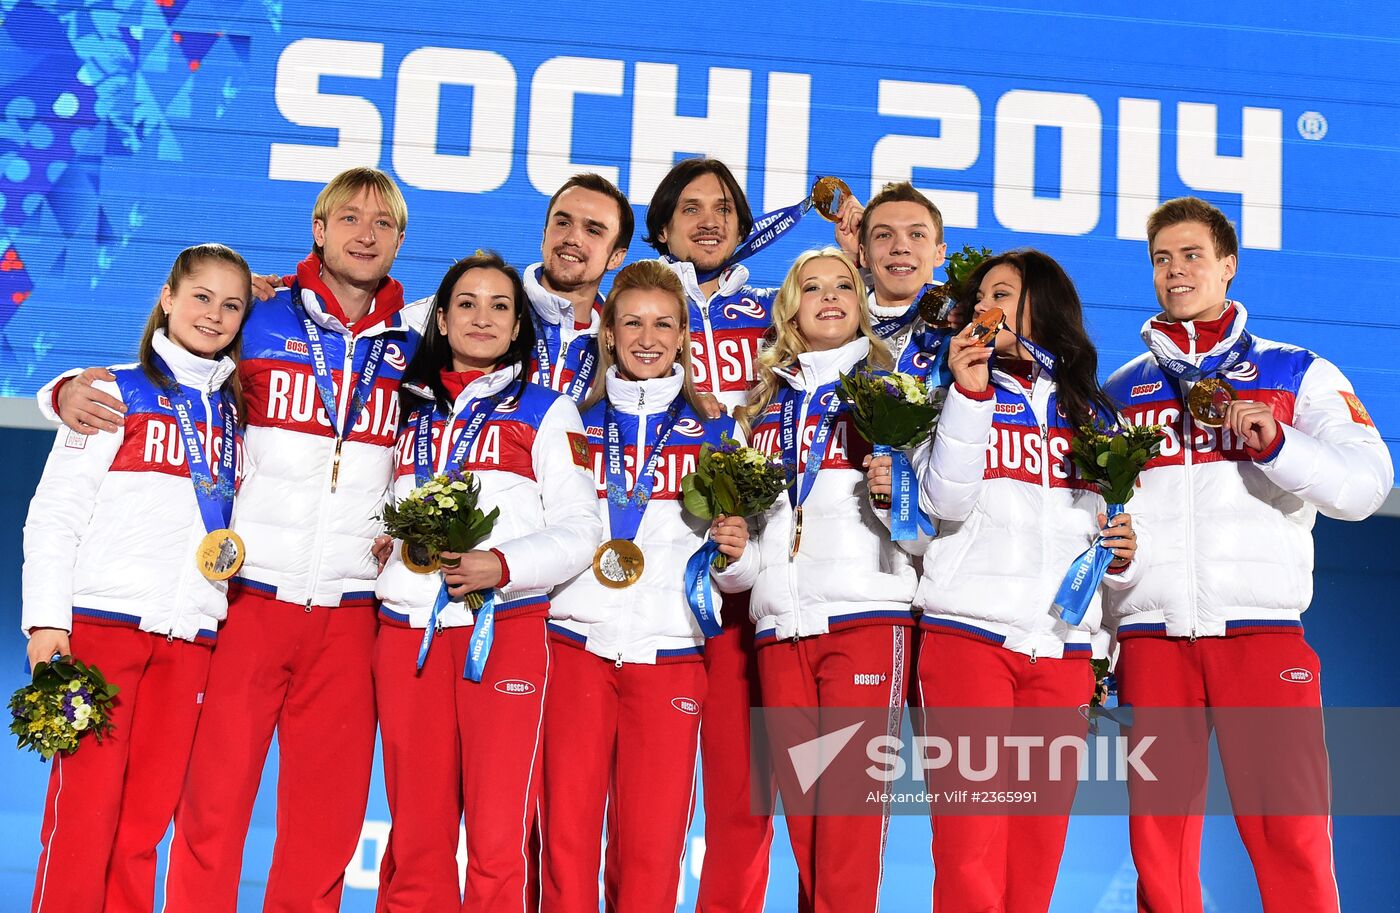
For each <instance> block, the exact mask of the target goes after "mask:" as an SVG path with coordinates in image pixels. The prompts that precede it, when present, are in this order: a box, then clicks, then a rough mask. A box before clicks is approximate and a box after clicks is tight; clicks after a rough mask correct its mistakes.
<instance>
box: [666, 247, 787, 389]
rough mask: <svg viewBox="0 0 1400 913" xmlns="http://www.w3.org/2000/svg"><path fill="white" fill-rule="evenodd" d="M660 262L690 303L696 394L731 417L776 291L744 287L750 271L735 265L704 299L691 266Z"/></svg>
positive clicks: (748, 382) (748, 379)
mask: <svg viewBox="0 0 1400 913" xmlns="http://www.w3.org/2000/svg"><path fill="white" fill-rule="evenodd" d="M661 262H662V263H664V264H666V265H667V266H668V267H670V268H671V270H672V272H674V273H675V274H676V276H677V277H678V278H679V279H680V280H681V286H682V287H683V288H684V289H685V295H686V298H687V299H688V300H689V301H690V370H691V374H692V377H691V380H692V381H693V382H694V384H695V389H697V390H699V391H700V392H701V393H709V394H711V395H712V396H714V397H715V398H716V399H718V400H719V401H720V402H721V403H723V404H724V405H725V406H726V407H727V408H728V409H729V410H730V411H733V410H734V409H735V408H736V407H738V406H742V405H744V403H746V402H748V398H749V387H750V386H752V385H753V382H754V372H755V370H756V369H757V364H758V353H759V350H760V349H761V348H763V339H764V336H765V335H766V334H767V333H768V329H769V327H770V326H771V325H772V322H773V321H772V318H771V316H770V315H771V313H772V310H773V296H774V295H776V294H777V293H778V290H777V289H775V288H755V287H754V286H751V285H748V281H749V270H748V268H747V267H746V266H744V265H743V264H742V263H736V264H734V265H733V266H731V267H730V268H729V269H727V270H725V271H724V274H723V275H722V276H720V278H719V288H718V289H717V290H716V291H715V293H714V294H713V295H709V296H707V295H706V294H705V293H704V292H703V291H701V290H700V283H699V281H698V280H697V277H696V274H695V264H693V263H690V262H689V261H686V260H677V259H675V258H673V257H662V258H661Z"/></svg>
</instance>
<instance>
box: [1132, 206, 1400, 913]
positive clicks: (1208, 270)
mask: <svg viewBox="0 0 1400 913" xmlns="http://www.w3.org/2000/svg"><path fill="white" fill-rule="evenodd" d="M1147 241H1148V249H1149V251H1150V252H1151V258H1152V270H1153V284H1154V286H1155V288H1156V292H1157V303H1158V305H1159V306H1160V307H1161V312H1160V313H1158V314H1157V315H1156V316H1154V317H1152V318H1151V319H1149V320H1148V321H1147V322H1146V323H1145V324H1144V325H1143V328H1142V338H1143V341H1144V342H1145V343H1146V344H1147V348H1148V351H1147V352H1146V353H1145V354H1143V355H1139V356H1138V357H1137V358H1136V359H1134V360H1133V361H1131V362H1129V363H1128V364H1127V365H1125V366H1124V367H1122V368H1120V369H1119V370H1118V371H1117V372H1115V373H1114V375H1113V376H1112V377H1111V378H1109V381H1108V383H1107V384H1106V385H1105V386H1104V390H1105V392H1106V393H1108V395H1109V396H1110V397H1111V398H1112V399H1113V400H1114V402H1115V403H1117V404H1118V405H1119V407H1120V409H1121V410H1122V413H1123V415H1124V416H1125V417H1126V418H1127V419H1128V420H1129V421H1131V422H1133V423H1135V424H1160V425H1162V426H1164V429H1165V432H1166V438H1165V441H1164V443H1163V445H1162V450H1161V455H1160V456H1158V457H1156V458H1154V459H1153V460H1152V461H1151V462H1150V463H1148V464H1147V468H1146V469H1145V470H1144V471H1143V473H1142V475H1141V476H1140V478H1139V480H1138V488H1137V490H1136V493H1135V494H1134V496H1133V503H1132V507H1133V518H1134V523H1135V525H1139V526H1141V527H1142V528H1144V529H1147V530H1150V532H1151V535H1152V537H1153V539H1152V541H1153V545H1154V548H1153V551H1152V555H1151V558H1150V559H1149V562H1148V564H1147V565H1145V566H1144V567H1143V569H1142V574H1141V575H1140V577H1139V580H1138V582H1137V583H1136V584H1135V585H1134V586H1133V587H1131V588H1130V589H1126V590H1109V591H1106V592H1105V596H1104V622H1105V625H1106V626H1110V625H1111V626H1113V627H1114V628H1115V629H1116V633H1117V637H1118V642H1119V644H1120V648H1119V654H1118V663H1117V677H1118V693H1119V697H1120V699H1121V700H1122V702H1123V703H1124V704H1125V705H1128V704H1131V705H1132V706H1133V708H1134V712H1135V717H1134V725H1133V727H1132V731H1131V735H1130V740H1131V741H1132V743H1133V745H1132V746H1130V747H1132V748H1133V751H1134V752H1136V750H1137V746H1139V745H1141V744H1142V743H1143V741H1144V740H1145V739H1148V738H1152V739H1154V740H1156V741H1157V742H1158V745H1157V746H1153V748H1152V751H1156V752H1157V757H1159V758H1166V759H1167V760H1166V761H1165V762H1163V763H1161V764H1152V765H1151V766H1152V768H1153V770H1154V772H1156V773H1158V775H1159V777H1160V780H1159V781H1158V782H1146V781H1143V780H1140V779H1138V778H1137V777H1133V778H1132V779H1130V781H1129V797H1130V799H1131V810H1132V814H1131V816H1130V818H1129V824H1128V834H1129V839H1130V843H1131V846H1132V853H1133V862H1134V863H1135V865H1136V867H1137V871H1138V906H1139V909H1141V910H1145V911H1151V913H1200V910H1201V885H1200V857H1201V832H1202V817H1201V812H1202V807H1201V803H1202V801H1203V800H1204V796H1205V789H1204V786H1203V784H1204V783H1205V782H1206V774H1207V771H1206V757H1207V747H1208V743H1209V741H1210V730H1211V727H1212V726H1213V727H1214V728H1215V730H1216V733H1217V742H1218V743H1219V748H1220V755H1221V760H1222V762H1223V764H1224V770H1225V780H1226V784H1227V785H1228V786H1229V789H1230V793H1231V799H1232V801H1233V803H1234V807H1235V815H1236V817H1235V822H1236V825H1237V826H1238V828H1239V832H1240V837H1241V839H1242V840H1243V841H1244V845H1245V848H1246V849H1247V850H1248V851H1249V858H1250V861H1251V862H1252V863H1253V864H1254V869H1255V876H1256V879H1257V880H1258V883H1259V892H1260V895H1261V896H1262V899H1263V908H1264V910H1265V913H1281V911H1285V910H1286V911H1289V913H1336V911H1337V909H1338V898H1337V883H1336V879H1335V874H1334V869H1333V856H1332V839H1331V826H1332V822H1331V818H1330V817H1329V815H1328V811H1329V809H1328V802H1329V799H1328V797H1329V784H1328V764H1327V754H1326V747H1325V744H1324V742H1323V734H1322V720H1321V715H1320V714H1321V708H1322V693H1321V672H1320V668H1319V662H1318V658H1317V654H1316V653H1314V652H1313V650H1312V648H1311V647H1309V646H1308V644H1307V642H1306V641H1305V640H1304V639H1303V623H1302V620H1301V616H1302V613H1303V612H1304V611H1305V610H1306V609H1307V608H1308V604H1309V602H1310V601H1311V599H1312V566H1313V542H1312V535H1311V529H1312V525H1313V521H1314V519H1315V518H1316V516H1317V514H1318V513H1319V512H1321V513H1323V514H1325V515H1327V516H1329V517H1332V518H1334V519H1339V520H1361V519H1364V518H1366V517H1368V516H1370V515H1371V514H1372V513H1374V512H1375V511H1376V509H1377V508H1378V507H1380V505H1381V503H1382V502H1383V501H1384V500H1385V497H1386V495H1387V494H1389V492H1390V488H1391V484H1392V483H1393V481H1394V469H1393V466H1392V464H1391V459H1390V453H1389V451H1388V450H1387V449H1386V446H1385V443H1384V441H1382V439H1381V436H1380V433H1379V432H1378V431H1377V430H1376V426H1375V424H1374V423H1373V422H1372V420H1371V417H1370V415H1369V414H1368V413H1367V411H1366V407H1365V406H1364V405H1362V403H1361V400H1360V399H1359V398H1357V396H1356V394H1355V392H1353V390H1352V386H1351V382H1350V381H1348V380H1347V378H1346V377H1345V376H1344V375H1343V374H1342V372H1341V371H1340V370H1338V369H1337V367H1336V366H1335V365H1333V364H1332V363H1331V362H1328V361H1327V360H1325V359H1323V358H1322V357H1320V356H1318V355H1316V354H1314V353H1312V352H1309V351H1308V350H1306V349H1303V348H1299V347H1297V346H1291V345H1286V344H1284V343H1278V342H1271V341H1268V340H1264V339H1259V338H1258V337H1254V336H1252V335H1251V334H1250V331H1249V330H1248V329H1247V328H1246V326H1245V323H1246V320H1247V319H1248V315H1247V313H1246V311H1245V308H1244V305H1243V304H1241V303H1239V302H1237V301H1233V300H1231V299H1230V298H1229V297H1228V290H1229V287H1230V284H1231V282H1232V281H1233V280H1234V278H1235V272H1236V269H1237V264H1238V259H1239V241H1238V239H1237V236H1236V234H1235V227H1234V226H1233V225H1231V224H1230V221H1229V220H1228V219H1227V218H1226V217H1225V215H1224V214H1223V213H1221V211H1220V210H1219V209H1216V208H1215V207H1214V206H1212V205H1210V204H1209V203H1207V202H1205V201H1204V200H1200V199H1196V198H1194V197H1183V198H1180V199H1176V200H1170V201H1168V202H1166V203H1164V204H1162V206H1161V207H1159V208H1158V209H1157V210H1156V211H1155V212H1153V213H1152V215H1151V216H1149V218H1148V221H1147ZM1213 707H1226V708H1290V712H1287V713H1280V712H1279V711H1278V710H1276V709H1275V710H1273V711H1272V712H1270V713H1268V715H1267V720H1268V723H1267V724H1266V725H1260V722H1259V718H1260V717H1261V716H1265V714H1264V713H1263V712H1256V713H1255V714H1253V715H1250V716H1248V717H1245V716H1242V715H1241V714H1240V711H1239V710H1229V711H1224V712H1222V713H1220V714H1219V715H1218V716H1217V715H1214V714H1211V715H1210V716H1209V717H1208V716H1207V715H1208V714H1210V709H1209V708H1213ZM1158 708H1187V709H1167V710H1160V709H1158ZM1246 713H1248V712H1247V711H1246ZM1246 727H1247V728H1248V731H1247V732H1246V731H1245V728H1246ZM1146 757H1147V759H1148V760H1149V762H1150V759H1151V757H1152V755H1151V754H1147V755H1146ZM1164 768H1167V769H1165V770H1164ZM1261 799H1262V800H1263V801H1262V802H1261V801H1260V800H1261ZM1274 811H1282V812H1284V814H1273V813H1272V812H1274Z"/></svg>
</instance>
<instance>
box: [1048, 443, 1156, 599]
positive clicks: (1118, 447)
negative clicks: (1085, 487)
mask: <svg viewBox="0 0 1400 913" xmlns="http://www.w3.org/2000/svg"><path fill="white" fill-rule="evenodd" d="M1161 451H1162V426H1161V425H1124V424H1120V425H1116V426H1114V427H1112V428H1106V427H1103V426H1100V425H1085V426H1084V427H1081V428H1080V429H1079V430H1078V431H1077V432H1075V434H1074V438H1073V439H1072V440H1071V441H1070V459H1071V460H1073V461H1074V465H1075V466H1077V467H1078V468H1079V472H1080V474H1081V475H1083V476H1084V478H1086V479H1088V480H1089V481H1091V482H1093V483H1094V485H1095V486H1096V487H1097V488H1098V490H1099V493H1100V494H1102V495H1103V499H1104V502H1105V503H1106V505H1107V506H1106V508H1105V513H1106V515H1107V517H1108V520H1109V522H1110V523H1111V522H1112V521H1113V518H1114V517H1117V516H1118V515H1119V514H1121V513H1123V505H1125V504H1127V502H1128V499H1130V498H1131V497H1132V496H1133V487H1134V486H1135V485H1136V484H1137V478H1138V475H1139V474H1140V473H1141V472H1142V470H1143V467H1145V466H1146V465H1147V464H1148V463H1149V462H1151V460H1152V458H1153V457H1155V456H1157V455H1158V454H1159V453H1161ZM1112 560H1113V553H1112V552H1111V551H1109V549H1108V548H1106V547H1105V546H1104V545H1103V537H1102V536H1100V537H1099V538H1097V539H1095V541H1094V544H1093V545H1091V546H1089V548H1088V549H1086V550H1085V551H1084V553H1083V554H1081V555H1080V556H1079V557H1078V558H1076V559H1075V560H1074V563H1073V564H1071V565H1070V567H1069V571H1068V573H1066V574H1065V579H1064V581H1063V582H1062V583H1061V584H1060V589H1059V591H1058V592H1057V593H1056V594H1055V608H1056V609H1057V610H1058V611H1059V613H1060V618H1061V619H1062V620H1063V621H1064V622H1065V623H1066V624H1071V625H1077V624H1079V623H1080V622H1081V621H1083V620H1084V613H1085V612H1087V611H1088V609H1089V603H1090V602H1091V601H1092V600H1093V597H1094V593H1095V592H1097V591H1098V588H1099V584H1100V583H1102V582H1103V576H1104V574H1105V573H1107V572H1108V565H1109V563H1110V562H1112Z"/></svg>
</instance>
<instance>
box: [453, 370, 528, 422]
mask: <svg viewBox="0 0 1400 913" xmlns="http://www.w3.org/2000/svg"><path fill="white" fill-rule="evenodd" d="M519 376H520V365H518V364H514V365H506V366H505V367H504V368H498V369H496V370H495V371H492V372H491V373H490V374H483V375H481V376H480V377H478V378H477V379H476V380H474V381H472V382H471V383H469V384H467V385H466V387H464V388H463V389H462V392H461V393H459V394H457V399H456V400H455V401H454V402H453V403H452V414H453V415H456V414H457V413H459V412H461V411H462V410H463V409H465V408H466V407H467V404H468V403H470V402H472V401H473V400H478V399H483V398H485V397H487V396H495V395H496V394H497V393H500V392H501V391H502V390H504V389H505V388H506V387H509V386H510V385H511V384H512V383H514V381H515V379H516V378H517V377H519Z"/></svg>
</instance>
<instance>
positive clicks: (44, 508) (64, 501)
mask: <svg viewBox="0 0 1400 913" xmlns="http://www.w3.org/2000/svg"><path fill="white" fill-rule="evenodd" d="M96 386H97V387H98V388H99V389H100V391H101V392H102V393H103V394H104V395H107V396H110V397H112V398H113V399H114V400H116V402H117V403H119V404H120V403H121V402H122V399H121V392H120V391H119V390H118V389H117V385H116V383H114V382H112V381H97V382H96ZM125 436H126V434H125V426H124V425H119V426H118V428H117V430H116V431H115V432H113V433H110V434H95V435H85V434H79V433H78V432H75V431H72V430H70V429H68V428H60V429H58V432H57V434H56V435H55V436H54V442H53V448H52V449H51V450H50V451H49V458H48V461H47V462H46V463H45V464H44V473H43V475H42V476H41V477H40V478H39V485H38V487H37V488H36V489H35V491H34V498H33V500H31V501H30V502H29V515H28V517H26V519H25V521H24V572H23V580H22V586H21V589H22V600H21V604H22V606H23V608H22V610H21V613H20V614H21V622H20V624H21V627H23V628H24V630H25V632H26V633H27V632H28V631H30V630H31V629H33V628H57V629H60V630H64V631H71V630H72V627H73V623H72V618H73V614H72V613H73V567H74V564H75V562H76V559H77V554H78V545H79V544H80V543H81V542H82V541H83V539H84V538H85V537H86V536H87V534H88V526H89V524H90V523H91V522H92V514H93V505H94V504H95V503H96V501H97V491H98V489H99V488H100V487H101V486H102V481H103V479H104V478H106V476H107V471H108V470H109V469H111V467H112V461H113V460H114V459H115V458H116V455H117V451H118V450H119V449H120V448H121V445H122V441H123V440H124V439H125ZM46 658H47V657H46Z"/></svg>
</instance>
